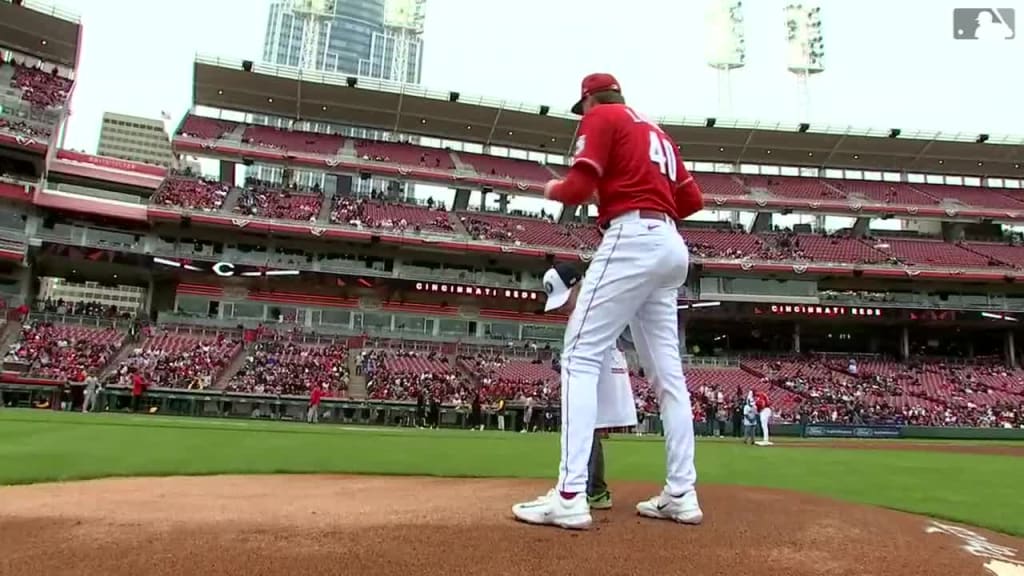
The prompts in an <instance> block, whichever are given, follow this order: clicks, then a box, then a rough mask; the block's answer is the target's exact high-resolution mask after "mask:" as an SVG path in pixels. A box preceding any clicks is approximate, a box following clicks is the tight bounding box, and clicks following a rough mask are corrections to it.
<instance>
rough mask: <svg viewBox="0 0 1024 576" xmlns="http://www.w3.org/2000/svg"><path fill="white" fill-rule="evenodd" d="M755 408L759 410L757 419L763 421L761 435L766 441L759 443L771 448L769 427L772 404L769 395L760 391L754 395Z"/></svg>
mask: <svg viewBox="0 0 1024 576" xmlns="http://www.w3.org/2000/svg"><path fill="white" fill-rule="evenodd" d="M754 406H755V407H756V408H757V417H758V418H760V419H761V434H762V435H763V436H764V439H763V440H762V441H761V442H758V444H759V445H761V446H771V445H772V443H771V439H770V438H769V437H768V425H769V424H770V423H771V421H772V402H771V400H769V399H768V395H767V394H765V393H764V392H763V391H761V390H758V391H757V392H755V393H754Z"/></svg>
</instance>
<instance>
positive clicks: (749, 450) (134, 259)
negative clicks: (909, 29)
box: [0, 0, 1024, 576]
mask: <svg viewBox="0 0 1024 576" xmlns="http://www.w3.org/2000/svg"><path fill="white" fill-rule="evenodd" d="M271 4H272V7H271V15H270V21H271V24H269V25H268V30H270V29H271V28H274V26H278V28H280V27H281V26H284V27H286V28H287V27H288V26H293V27H297V28H295V29H297V30H299V31H300V33H299V36H301V39H300V40H301V41H299V40H297V41H296V42H297V43H296V44H295V45H294V46H291V45H289V46H288V49H289V50H292V49H294V50H293V51H294V52H295V53H294V54H293V56H294V62H292V61H291V60H289V58H290V56H289V57H288V58H284V60H282V61H280V62H276V61H274V58H276V56H275V55H271V56H267V55H265V57H264V59H263V60H243V59H233V58H226V57H222V56H206V55H196V56H194V59H193V61H192V64H191V67H192V79H191V95H192V97H191V103H190V107H189V110H188V111H187V112H186V113H185V114H184V115H183V116H182V117H181V118H177V119H173V120H171V119H169V118H165V119H164V121H165V125H166V127H167V129H166V134H165V137H164V136H160V137H159V138H158V140H159V139H160V138H162V142H161V146H164V148H165V150H164V151H163V152H161V153H162V154H165V156H166V158H167V161H166V162H162V161H156V160H154V161H145V159H140V158H135V157H131V156H127V155H126V153H123V152H124V151H123V150H122V151H121V152H119V150H121V149H119V148H117V147H116V146H113V145H112V146H110V147H109V148H104V146H103V144H102V140H103V138H102V137H101V146H100V151H99V152H98V153H96V154H91V153H86V152H82V151H79V150H75V149H72V148H71V147H68V146H65V135H66V131H67V126H68V123H69V119H70V117H71V111H72V103H73V102H74V97H75V87H76V85H77V84H78V82H79V80H80V78H79V73H80V72H81V69H82V44H83V37H84V34H87V33H88V26H85V25H83V24H82V22H81V21H80V19H79V17H78V16H75V15H73V14H70V13H69V12H66V11H64V10H62V9H60V8H56V7H53V6H48V5H44V4H41V3H37V2H30V1H28V0H26V1H24V2H22V1H19V0H4V1H0V56H2V58H0V303H2V306H3V309H4V315H3V318H2V320H0V321H2V326H0V350H2V351H3V364H2V370H0V575H4V576H6V575H19V576H23V575H28V574H46V575H58V574H75V575H77V576H85V575H94V574H95V575H104V576H121V575H129V574H130V575H133V576H137V575H140V574H144V575H162V574H189V573H191V574H197V575H200V576H202V575H207V574H211V575H212V574H261V575H268V576H284V575H286V574H310V575H314V574H360V575H370V574H374V575H381V576H386V575H392V574H395V575H397V574H402V575H406V576H408V575H413V574H424V575H427V574H469V573H479V572H486V573H488V574H492V575H495V576H505V575H512V574H677V573H684V572H685V573H700V574H733V573H736V572H737V571H740V572H752V573H756V574H759V575H760V574H764V575H769V574H771V575H776V574H777V575H786V576H812V575H815V576H816V575H825V574H827V575H830V576H831V575H837V576H838V575H851V576H852V575H858V576H889V575H892V576H896V575H899V576H910V575H922V576H924V575H933V576H954V575H955V576H983V575H991V576H1021V575H1024V498H1022V497H1021V482H1022V480H1024V369H1021V368H1020V362H1019V360H1018V356H1019V354H1021V350H1022V347H1021V346H1018V342H1017V340H1018V339H1019V338H1018V337H1017V334H1018V333H1020V334H1022V337H1024V332H1022V330H1021V328H1020V324H1019V321H1018V315H1021V316H1022V317H1024V288H1022V286H1021V285H1018V284H1017V280H1018V279H1021V280H1022V281H1024V272H1022V269H1024V238H1022V236H1021V233H1020V230H1021V228H1020V226H1021V225H1022V223H1024V187H1022V184H1024V171H1022V169H1021V165H1022V163H1024V138H1021V137H1010V136H998V135H995V134H970V135H966V134H962V133H961V134H957V135H955V136H948V135H943V134H940V133H924V132H915V131H913V130H910V129H902V130H901V129H898V128H886V129H865V130H860V129H854V128H846V127H844V128H842V129H836V128H834V127H824V126H816V125H814V124H812V123H793V124H792V125H790V124H784V123H775V124H764V123H761V124H757V123H750V124H747V123H743V122H739V121H730V120H727V119H724V118H714V117H701V118H692V117H690V118H675V117H665V118H657V119H656V120H657V122H658V124H659V125H660V127H661V129H662V130H664V133H665V134H668V135H669V136H671V138H672V139H673V140H674V141H675V142H678V143H679V145H680V151H681V154H682V157H683V158H684V159H685V163H686V168H687V169H688V170H689V172H690V173H691V174H692V175H693V176H694V178H695V180H696V182H697V183H698V184H699V186H700V189H701V190H702V191H703V197H704V206H705V209H704V210H703V211H701V212H700V213H699V214H697V215H695V216H694V217H691V218H688V219H686V220H685V221H682V222H681V223H680V224H679V227H678V228H679V233H680V234H681V236H682V237H683V238H684V239H685V241H686V244H687V246H688V247H689V251H690V254H691V267H690V273H689V275H688V278H687V281H686V284H685V286H684V287H682V288H681V289H680V290H679V298H678V320H679V326H680V334H681V335H684V336H685V337H684V338H683V342H682V343H681V344H682V350H681V351H682V357H683V370H684V373H685V375H686V385H687V389H688V390H689V393H690V401H691V404H692V406H693V427H694V430H695V432H696V434H697V436H698V438H697V441H696V467H697V470H698V475H699V477H698V478H699V479H698V485H699V491H700V498H701V507H702V508H703V511H704V512H703V513H704V518H703V522H702V523H701V524H700V525H699V526H683V525H680V524H677V523H673V522H659V521H657V520H651V519H646V518H642V517H640V516H638V515H637V510H638V509H637V508H635V505H636V503H637V502H640V501H642V500H644V499H646V498H649V497H650V496H651V495H652V494H656V493H658V491H659V490H660V489H661V488H660V483H661V482H662V479H663V478H664V474H665V467H666V457H665V442H664V439H663V436H664V427H663V422H662V419H661V417H660V415H659V408H658V400H657V396H658V395H657V394H656V393H655V386H654V385H653V384H652V380H653V379H651V378H648V376H647V375H646V374H645V372H644V369H643V367H642V365H641V362H639V360H638V353H637V351H636V349H635V348H634V347H632V346H630V340H631V339H630V338H629V337H628V334H627V337H626V338H624V341H625V356H626V358H627V361H628V365H629V368H628V375H629V383H630V388H631V390H632V393H633V396H634V399H635V405H636V412H637V418H638V420H637V425H636V426H630V427H625V428H616V429H612V430H606V431H604V432H603V437H604V438H603V440H602V443H603V446H604V452H605V455H604V457H603V460H605V461H606V466H607V478H608V484H609V491H607V492H605V493H604V496H606V497H607V498H606V500H604V501H603V504H604V505H602V506H596V505H593V504H592V508H593V509H594V510H593V521H594V523H593V526H592V527H591V528H590V529H589V530H586V531H578V532H570V531H564V530H559V529H556V528H551V527H534V526H529V525H526V524H523V523H519V522H516V521H515V519H514V518H513V516H512V514H511V512H510V509H511V507H512V505H513V504H514V503H516V502H520V501H523V500H526V499H529V498H532V497H534V496H536V495H537V494H541V493H543V492H544V491H545V490H547V489H548V488H550V487H551V481H552V478H553V477H554V476H555V475H556V474H557V467H556V462H558V458H559V437H560V434H559V431H560V429H561V426H562V414H563V412H562V409H561V408H560V402H561V401H562V399H561V398H560V395H561V390H562V388H561V386H560V378H561V376H560V374H561V369H560V359H561V353H562V351H561V348H562V346H563V335H564V333H565V326H566V323H567V321H568V320H569V316H567V315H566V314H563V313H560V312H557V311H556V312H555V313H551V312H548V313H545V312H544V311H543V308H544V303H545V300H546V298H547V294H548V293H550V287H546V286H545V285H544V282H543V280H542V278H543V277H544V275H545V272H546V271H547V270H548V269H549V268H551V267H552V266H554V265H556V264H568V265H571V266H572V267H573V268H574V269H578V270H580V271H583V270H585V269H586V268H587V266H588V264H589V263H590V261H591V259H592V258H593V257H594V254H595V250H596V248H597V246H598V245H599V244H600V242H601V241H602V236H601V233H600V231H599V228H598V226H597V225H596V224H595V219H594V215H595V214H596V210H595V209H594V207H591V206H583V207H576V206H562V205H561V204H559V205H558V206H559V209H558V210H555V211H552V210H551V208H550V206H551V203H548V204H544V203H543V202H546V201H545V200H544V198H545V187H546V184H547V183H548V182H549V181H551V180H555V179H560V178H564V177H565V176H566V174H567V172H568V171H569V164H570V162H571V160H572V155H571V154H569V152H570V151H571V150H573V145H574V142H575V141H576V136H577V131H578V129H579V125H580V118H579V116H576V115H573V114H570V113H569V112H568V110H566V109H565V107H563V106H554V105H550V106H549V105H539V104H538V105H533V104H523V103H517V102H515V101H514V100H510V99H506V97H511V96H513V95H504V97H503V95H501V94H490V95H486V96H474V95H468V94H462V93H460V92H458V91H455V90H454V89H444V90H435V89H433V88H425V87H423V86H422V85H421V84H420V83H419V72H418V70H419V68H418V64H417V61H418V59H420V58H421V57H422V55H421V54H420V53H419V50H420V49H421V48H422V43H420V42H419V40H418V36H416V34H417V33H418V32H417V31H419V32H422V18H423V15H422V9H423V6H424V4H425V3H424V2H423V1H422V0H419V1H417V0H404V1H395V2H393V4H394V5H395V6H398V8H395V7H394V6H392V3H391V2H389V3H388V8H387V14H388V15H387V16H386V18H390V19H392V20H387V19H385V20H384V24H382V26H381V28H380V31H378V32H374V36H373V41H372V43H369V44H367V49H368V50H370V51H371V53H374V54H375V53H376V52H375V51H376V50H377V48H381V47H382V46H383V47H384V48H381V50H383V53H386V54H387V55H388V56H387V58H390V59H391V60H389V62H390V64H389V66H383V67H381V66H379V65H377V63H375V61H373V59H372V58H370V59H369V60H365V59H364V60H361V61H359V63H358V65H356V67H355V69H353V70H347V69H346V70H345V71H340V70H343V68H342V67H341V65H340V64H338V62H335V63H334V64H333V67H331V68H327V67H325V66H320V67H317V66H316V65H314V64H315V62H313V61H312V60H316V59H317V58H318V57H316V54H317V51H318V50H320V45H319V44H318V42H320V40H318V38H323V40H322V42H323V43H328V44H331V45H332V46H333V45H334V44H333V43H334V39H333V36H332V34H334V33H335V32H334V31H335V28H337V29H338V30H342V27H341V26H335V23H336V22H340V21H341V20H332V18H334V17H337V18H340V19H342V20H344V18H348V16H344V17H343V16H341V13H342V11H343V10H356V8H357V7H362V6H363V4H364V3H361V2H355V1H354V0H342V1H339V2H337V4H335V2H331V1H315V2H314V1H305V2H300V1H279V0H274V2H272V3H271ZM712 4H713V5H715V6H720V7H724V8H723V10H724V12H722V14H726V15H729V14H731V15H733V16H732V17H735V14H737V13H738V11H739V10H740V7H741V3H740V2H738V1H722V2H719V1H717V0H716V1H715V2H712ZM357 5H358V6H357ZM365 5H366V6H370V5H375V6H377V5H379V6H378V8H379V9H380V10H379V11H380V13H381V14H383V13H384V6H385V2H384V1H383V0H366V1H365ZM359 9H360V10H361V9H362V8H359ZM999 10H1003V9H999ZM786 11H787V14H798V15H799V17H797V16H792V18H791V19H790V20H789V21H787V25H788V26H789V27H790V41H802V42H804V43H805V44H807V45H809V46H811V47H812V50H811V52H812V53H811V54H810V56H811V57H813V56H814V54H813V52H814V50H816V49H817V48H815V47H817V46H819V44H818V43H817V40H814V39H813V38H811V39H810V40H808V38H806V37H804V36H806V34H805V33H804V32H806V30H810V31H811V33H812V32H813V31H814V30H817V29H818V27H817V26H815V25H814V22H813V21H814V19H815V18H817V14H818V12H817V10H816V9H812V10H805V8H804V5H803V4H800V5H791V6H789V7H787V8H786ZM396 14H399V15H400V16H402V18H404V20H403V22H404V24H401V25H399V24H396V23H395V21H394V19H396V18H397V19H401V18H399V16H396ZM993 14H994V15H995V17H996V18H1000V19H999V22H1000V23H1002V22H1004V21H1003V20H1002V19H1001V15H1003V12H997V11H995V9H993ZM286 17H287V18H290V20H288V23H287V24H284V25H282V24H281V22H282V21H283V20H281V19H284V18H286ZM787 17H789V16H787ZM979 21H980V20H979ZM275 22H276V24H275ZM389 22H390V23H389ZM1008 24H1009V25H1012V21H1009V22H1008ZM804 28H806V30H805V31H804V32H801V30H804ZM344 30H345V31H346V33H350V32H352V31H353V30H354V28H352V27H348V28H344ZM278 32H280V30H278ZM352 33H354V32H352ZM268 34H269V32H268ZM801 34H804V36H801ZM794 38H796V40H794ZM801 38H803V39H802V40H801ZM267 44H268V49H267V50H268V52H267V54H271V53H272V52H274V50H276V49H277V48H273V47H272V46H271V44H274V46H278V45H279V43H278V44H275V43H271V42H268V43H267ZM378 44H379V45H378ZM354 45H355V44H353V43H352V42H348V41H346V42H339V43H338V46H348V47H352V46H354ZM280 46H284V44H280ZM737 46H738V45H737ZM272 48H273V49H272ZM734 48H735V46H734ZM804 52H805V53H804V56H807V55H808V54H807V53H806V52H807V51H806V50H805V51H804ZM342 56H344V54H342ZM335 58H336V59H338V58H340V57H339V56H338V55H337V54H335ZM812 59H813V58H812ZM324 60H325V61H326V58H324ZM726 60H728V59H726ZM339 61H340V60H339ZM723 62H724V63H722V65H721V66H720V69H721V70H722V71H723V73H728V71H729V70H730V69H733V68H736V67H739V66H740V65H741V64H742V58H739V60H737V61H735V62H733V63H732V64H730V63H729V62H725V61H723ZM805 64H806V63H805ZM818 64H819V63H818V62H817V61H815V62H814V63H812V64H806V65H804V66H802V67H799V70H800V72H801V73H802V74H803V76H804V77H803V80H804V81H806V80H807V77H808V75H811V74H814V73H817V72H820V71H821V70H822V69H823V68H821V69H819V68H820V67H819V66H818ZM410 67H412V68H410ZM384 68H387V70H384ZM410 69H415V78H414V79H409V78H405V77H403V78H404V79H400V80H398V81H396V80H395V78H396V77H395V76H394V73H395V71H396V70H398V71H403V70H410ZM388 70H390V72H388ZM181 82H183V83H187V82H188V79H187V78H182V79H181ZM571 98H572V94H569V95H568V97H567V98H566V104H570V103H571V102H569V100H570V99H571ZM118 118H121V117H119V116H116V115H115V116H111V117H110V118H109V119H108V118H107V117H106V116H104V130H107V128H108V126H107V125H108V124H110V127H111V128H112V133H117V132H118V131H119V130H121V131H123V132H125V133H127V132H128V131H131V130H136V131H140V130H141V131H143V132H144V131H146V130H150V131H155V133H157V134H158V136H159V134H160V133H161V128H159V127H157V128H155V129H152V127H150V128H147V126H149V125H148V124H145V123H144V122H141V121H136V120H125V119H123V118H122V119H121V120H118ZM127 118H131V117H127ZM108 120H109V122H108ZM134 137H135V136H132V138H134ZM158 148H159V147H155V148H152V150H157V149H158ZM104 150H106V151H104ZM155 153H156V152H154V154H155ZM424 191H426V192H424ZM531 206H537V207H538V208H536V209H533V208H530V207H531ZM542 207H543V208H542ZM796 217H799V218H796ZM826 220H828V222H836V221H838V222H842V223H843V225H842V226H841V227H830V226H828V225H827V224H826ZM893 224H899V225H898V226H894V225H893ZM670 230H671V229H670ZM672 234H673V235H674V232H672ZM673 364H674V362H673ZM622 373H623V374H626V371H623V372H622ZM623 378H625V376H623ZM624 386H625V384H624ZM755 395H756V396H757V398H758V402H759V405H758V410H761V409H762V406H761V404H760V403H762V402H763V404H764V406H765V407H767V406H770V408H771V410H770V413H769V414H770V415H769V417H768V418H767V419H764V418H763V417H762V420H761V421H759V423H757V424H755V425H749V424H750V423H749V422H748V423H747V424H748V428H749V431H750V433H751V434H752V435H753V436H754V438H751V440H756V442H751V443H748V442H747V441H746V439H744V438H743V435H744V433H745V432H746V431H745V430H744V429H743V428H744V418H745V408H744V406H745V403H746V402H747V399H748V398H753V397H754V396H755ZM762 399H763V400H762ZM760 422H763V424H761V423H760ZM587 433H588V434H589V431H588V432H587ZM602 466H604V464H602ZM611 495H614V505H612V503H613V500H612V497H611ZM592 502H593V501H592ZM520 546H522V548H520Z"/></svg>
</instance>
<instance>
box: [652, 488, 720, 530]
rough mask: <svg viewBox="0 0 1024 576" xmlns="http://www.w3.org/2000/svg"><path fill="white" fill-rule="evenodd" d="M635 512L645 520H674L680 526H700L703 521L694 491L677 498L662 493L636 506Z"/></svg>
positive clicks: (702, 514)
mask: <svg viewBox="0 0 1024 576" xmlns="http://www.w3.org/2000/svg"><path fill="white" fill-rule="evenodd" d="M636 511H637V513H638V514H640V515H641V516H646V517H647V518H660V519H662V520H674V521H676V522H679V523H680V524H700V523H701V521H703V520H704V512H702V511H701V509H700V504H699V503H698V502H697V491H696V490H690V491H689V492H687V493H686V494H683V495H682V496H679V497H678V498H677V497H675V496H672V495H671V494H668V493H667V492H664V491H662V493H661V494H659V495H657V496H655V497H654V498H651V499H650V500H645V501H643V502H641V503H639V504H637V505H636Z"/></svg>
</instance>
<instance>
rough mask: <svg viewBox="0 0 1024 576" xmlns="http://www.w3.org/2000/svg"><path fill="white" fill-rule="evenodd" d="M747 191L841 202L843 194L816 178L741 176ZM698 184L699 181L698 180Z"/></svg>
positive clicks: (782, 196)
mask: <svg viewBox="0 0 1024 576" xmlns="http://www.w3.org/2000/svg"><path fill="white" fill-rule="evenodd" d="M743 181H744V183H745V184H746V187H747V189H748V190H750V191H752V192H758V191H763V192H768V193H770V194H771V195H772V196H776V197H779V198H798V199H801V200H842V199H843V198H844V196H843V194H842V193H841V192H839V191H837V190H835V189H834V188H832V187H830V186H828V185H826V184H825V183H824V182H822V181H821V180H818V179H817V178H797V177H793V176H743ZM698 182H699V180H698Z"/></svg>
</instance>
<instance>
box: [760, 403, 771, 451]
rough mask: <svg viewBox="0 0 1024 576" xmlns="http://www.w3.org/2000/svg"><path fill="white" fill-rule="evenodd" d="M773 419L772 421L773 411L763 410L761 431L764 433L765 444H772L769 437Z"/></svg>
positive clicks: (769, 409)
mask: <svg viewBox="0 0 1024 576" xmlns="http://www.w3.org/2000/svg"><path fill="white" fill-rule="evenodd" d="M771 419H772V409H771V408H765V409H764V410H761V430H762V431H763V432H764V443H765V444H768V443H770V439H769V437H768V425H769V424H770V423H771Z"/></svg>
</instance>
